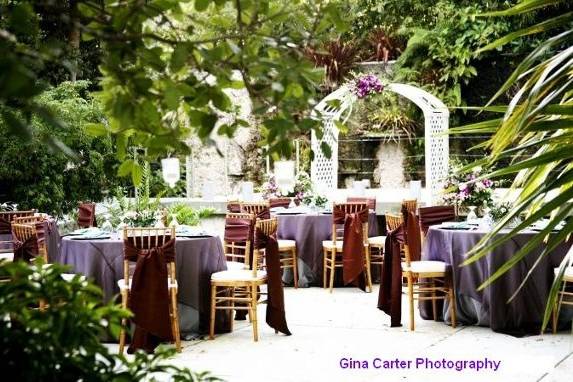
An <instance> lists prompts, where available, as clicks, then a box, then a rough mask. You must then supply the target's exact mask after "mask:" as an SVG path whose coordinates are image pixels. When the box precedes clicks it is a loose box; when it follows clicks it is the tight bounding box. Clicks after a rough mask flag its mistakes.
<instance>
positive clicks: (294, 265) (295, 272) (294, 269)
mask: <svg viewBox="0 0 573 382" xmlns="http://www.w3.org/2000/svg"><path fill="white" fill-rule="evenodd" d="M292 274H293V278H294V289H298V256H297V253H296V247H295V248H293V249H292Z"/></svg>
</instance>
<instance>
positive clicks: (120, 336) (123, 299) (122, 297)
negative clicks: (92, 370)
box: [119, 290, 128, 354]
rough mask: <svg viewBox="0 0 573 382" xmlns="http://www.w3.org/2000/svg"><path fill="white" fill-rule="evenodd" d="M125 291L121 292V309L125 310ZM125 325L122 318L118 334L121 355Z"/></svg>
mask: <svg viewBox="0 0 573 382" xmlns="http://www.w3.org/2000/svg"><path fill="white" fill-rule="evenodd" d="M127 298H128V294H127V290H123V291H122V292H121V307H122V308H123V309H127ZM126 325H127V320H126V319H125V318H122V320H121V330H120V332H119V354H123V350H124V348H125V326H126Z"/></svg>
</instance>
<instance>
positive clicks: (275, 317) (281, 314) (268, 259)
mask: <svg viewBox="0 0 573 382" xmlns="http://www.w3.org/2000/svg"><path fill="white" fill-rule="evenodd" d="M255 237H256V239H255V240H256V243H255V245H256V248H257V249H262V248H264V249H265V264H266V268H267V292H268V301H267V313H266V321H267V324H268V325H269V326H270V327H271V328H273V329H275V330H278V331H279V332H281V333H283V334H286V335H287V336H290V335H291V332H290V330H289V328H288V325H287V322H286V312H285V301H284V291H283V280H282V275H281V262H280V257H279V242H278V241H277V239H276V237H274V236H267V235H265V234H264V233H263V232H261V231H260V230H258V229H257V231H256V234H255Z"/></svg>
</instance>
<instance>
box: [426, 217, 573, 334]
mask: <svg viewBox="0 0 573 382" xmlns="http://www.w3.org/2000/svg"><path fill="white" fill-rule="evenodd" d="M508 232H509V231H502V232H500V233H499V235H505V234H507V233H508ZM536 233H537V232H535V231H522V232H520V233H519V234H517V235H516V236H514V237H513V238H512V239H511V240H509V241H507V242H505V243H503V244H502V245H500V246H498V247H497V248H495V250H494V251H493V252H492V253H490V254H488V255H487V256H485V257H483V258H481V259H480V260H478V261H477V262H474V263H472V264H470V265H467V266H461V264H462V263H463V262H464V261H465V259H466V258H467V253H468V252H469V251H470V250H471V249H472V248H474V247H475V246H476V245H477V243H478V242H479V241H480V239H481V238H482V237H483V236H484V235H485V234H486V232H485V231H482V230H450V229H443V228H438V227H430V229H429V231H428V234H427V236H426V239H425V242H424V251H423V254H422V259H423V260H440V261H444V262H446V263H447V264H449V265H450V266H451V269H452V275H453V282H454V287H455V291H456V307H457V320H458V322H459V323H462V324H466V325H480V326H489V327H491V328H492V329H493V330H494V331H499V332H506V333H514V334H523V333H538V332H539V329H540V327H541V326H540V325H541V322H542V321H543V314H544V311H545V305H546V303H547V297H548V295H549V290H550V288H551V284H552V282H553V279H554V274H553V269H554V268H555V267H557V266H559V264H560V262H561V260H562V259H563V257H564V256H565V254H566V253H567V251H568V249H569V247H570V246H571V241H570V242H568V243H562V244H561V245H560V246H559V247H558V248H556V249H555V250H554V251H553V252H552V253H551V254H549V255H548V256H546V257H545V258H544V259H543V260H542V261H541V262H540V263H539V264H538V265H537V267H536V268H535V270H534V271H533V273H532V274H531V275H530V276H529V279H528V281H527V282H526V283H525V285H524V287H523V288H522V290H521V291H520V292H519V294H517V296H516V297H515V298H514V299H513V300H512V301H511V302H509V303H508V300H509V298H510V297H511V295H512V294H513V293H514V292H515V291H516V290H517V288H518V287H519V285H520V284H521V282H522V281H523V280H524V278H525V276H526V275H527V273H528V272H529V270H530V269H531V267H532V265H533V264H534V263H535V261H536V260H537V259H538V257H539V255H540V254H541V252H542V250H543V248H542V247H539V248H536V249H535V250H533V251H531V252H530V253H529V254H528V255H527V256H526V257H525V258H524V259H523V260H522V261H521V262H519V263H518V264H516V265H515V266H514V267H512V268H511V269H510V270H509V271H508V272H507V273H505V274H504V275H503V276H502V277H500V278H499V279H498V280H496V281H495V282H494V283H493V284H491V285H490V286H489V287H487V288H486V289H485V290H483V291H477V288H478V287H479V286H480V285H481V284H482V283H483V282H484V281H485V280H486V279H487V278H488V277H490V276H491V275H493V274H494V273H495V271H496V270H498V269H499V268H500V267H501V266H502V265H503V264H504V263H505V262H506V261H507V260H509V258H510V257H511V256H512V255H513V254H515V253H516V252H517V251H519V249H521V248H522V247H523V246H524V245H525V244H527V243H528V241H529V240H530V239H531V237H532V236H533V235H535V234H536ZM420 313H421V314H422V317H423V318H426V319H430V318H431V317H432V314H431V304H427V303H425V304H420ZM440 313H442V314H443V316H444V317H446V320H449V307H448V305H447V303H446V304H444V307H443V310H442V312H440Z"/></svg>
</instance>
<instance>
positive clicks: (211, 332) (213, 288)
mask: <svg viewBox="0 0 573 382" xmlns="http://www.w3.org/2000/svg"><path fill="white" fill-rule="evenodd" d="M216 304H217V286H216V285H213V284H211V317H210V320H209V339H210V340H212V339H214V338H215V306H216Z"/></svg>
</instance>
